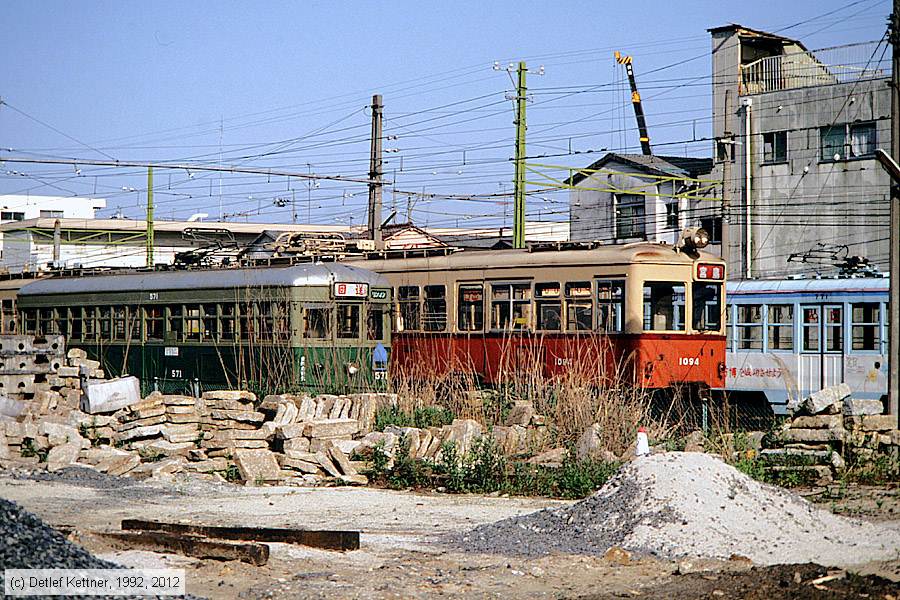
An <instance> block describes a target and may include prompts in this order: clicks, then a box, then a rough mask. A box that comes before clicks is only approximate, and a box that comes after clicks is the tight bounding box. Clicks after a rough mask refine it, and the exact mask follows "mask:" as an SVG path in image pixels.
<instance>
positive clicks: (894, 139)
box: [888, 0, 900, 419]
mask: <svg viewBox="0 0 900 600" xmlns="http://www.w3.org/2000/svg"><path fill="white" fill-rule="evenodd" d="M890 40H891V47H892V49H893V61H892V63H891V155H893V157H894V159H895V160H896V159H897V158H900V0H894V11H893V12H892V13H891V37H890ZM890 244H891V252H890V261H891V266H890V271H891V273H890V275H891V296H890V303H889V306H890V314H889V315H888V317H889V321H890V330H889V332H888V369H889V372H888V410H889V412H890V414H892V415H893V416H894V418H895V419H896V418H897V416H898V415H900V181H898V180H896V179H894V180H893V181H892V182H891V231H890Z"/></svg>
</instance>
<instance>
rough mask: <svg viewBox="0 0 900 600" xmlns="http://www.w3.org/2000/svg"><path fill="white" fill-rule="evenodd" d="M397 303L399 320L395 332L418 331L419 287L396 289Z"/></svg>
mask: <svg viewBox="0 0 900 600" xmlns="http://www.w3.org/2000/svg"><path fill="white" fill-rule="evenodd" d="M397 302H398V304H399V306H400V318H399V319H398V322H397V331H418V330H419V329H421V327H420V324H419V286H417V285H401V286H400V287H398V288H397Z"/></svg>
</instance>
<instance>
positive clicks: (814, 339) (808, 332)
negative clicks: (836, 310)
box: [803, 306, 820, 352]
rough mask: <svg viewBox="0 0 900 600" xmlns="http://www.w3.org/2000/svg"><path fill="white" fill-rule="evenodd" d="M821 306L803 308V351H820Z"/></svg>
mask: <svg viewBox="0 0 900 600" xmlns="http://www.w3.org/2000/svg"><path fill="white" fill-rule="evenodd" d="M819 326H820V323H819V307H817V306H816V307H805V308H804V309H803V352H818V351H819Z"/></svg>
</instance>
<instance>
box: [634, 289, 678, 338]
mask: <svg viewBox="0 0 900 600" xmlns="http://www.w3.org/2000/svg"><path fill="white" fill-rule="evenodd" d="M644 331H684V284H683V283H665V282H657V281H648V282H646V283H644Z"/></svg>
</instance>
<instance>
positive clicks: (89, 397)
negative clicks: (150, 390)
mask: <svg viewBox="0 0 900 600" xmlns="http://www.w3.org/2000/svg"><path fill="white" fill-rule="evenodd" d="M140 401H141V386H140V382H139V381H138V378H137V377H120V378H118V379H111V380H110V381H103V382H91V383H89V384H88V385H87V386H86V387H85V388H84V396H83V398H82V402H81V410H82V411H84V412H86V413H88V414H97V413H108V412H115V411H117V410H119V409H120V408H125V407H126V406H131V405H133V404H137V403H138V402H140Z"/></svg>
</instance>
